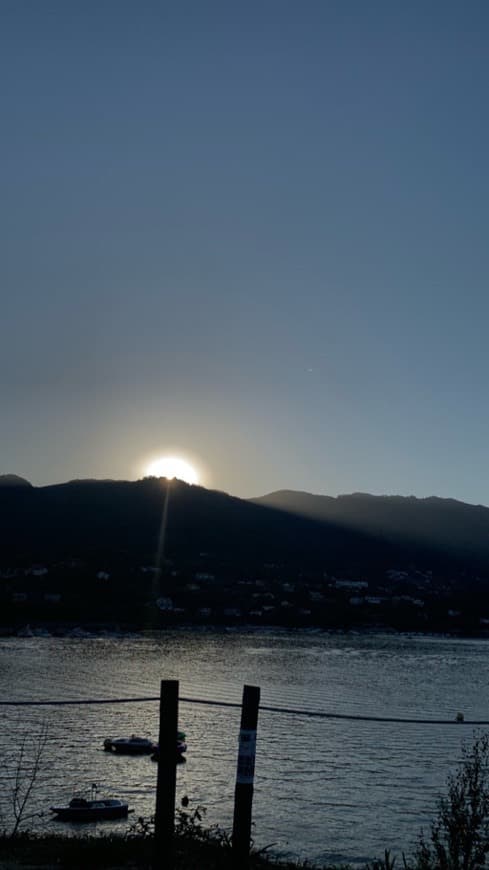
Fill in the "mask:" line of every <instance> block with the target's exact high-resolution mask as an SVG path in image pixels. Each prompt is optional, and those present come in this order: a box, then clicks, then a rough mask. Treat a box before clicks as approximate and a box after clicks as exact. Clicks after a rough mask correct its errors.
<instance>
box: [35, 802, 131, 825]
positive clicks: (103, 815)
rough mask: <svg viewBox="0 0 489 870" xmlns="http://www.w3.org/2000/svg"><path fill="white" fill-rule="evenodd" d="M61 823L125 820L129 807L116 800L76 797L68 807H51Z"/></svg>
mask: <svg viewBox="0 0 489 870" xmlns="http://www.w3.org/2000/svg"><path fill="white" fill-rule="evenodd" d="M50 809H51V812H52V813H54V814H55V815H56V817H57V819H58V820H59V821H61V822H96V821H104V820H106V819H125V818H126V817H127V814H128V813H129V807H128V805H127V804H126V803H125V802H124V801H121V800H117V799H115V798H105V799H94V800H87V799H86V798H82V797H74V798H72V799H71V800H70V802H69V804H66V806H54V807H50Z"/></svg>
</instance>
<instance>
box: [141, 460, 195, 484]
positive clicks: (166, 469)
mask: <svg viewBox="0 0 489 870" xmlns="http://www.w3.org/2000/svg"><path fill="white" fill-rule="evenodd" d="M145 476H146V477H166V478H168V480H171V479H172V478H174V477H176V478H177V479H178V480H183V481H184V482H185V483H191V484H197V483H198V482H199V474H198V471H197V469H196V468H194V466H193V465H190V462H187V461H186V460H185V459H181V458H180V457H179V456H160V457H159V458H158V459H154V460H152V462H150V463H149V465H147V466H146V471H145Z"/></svg>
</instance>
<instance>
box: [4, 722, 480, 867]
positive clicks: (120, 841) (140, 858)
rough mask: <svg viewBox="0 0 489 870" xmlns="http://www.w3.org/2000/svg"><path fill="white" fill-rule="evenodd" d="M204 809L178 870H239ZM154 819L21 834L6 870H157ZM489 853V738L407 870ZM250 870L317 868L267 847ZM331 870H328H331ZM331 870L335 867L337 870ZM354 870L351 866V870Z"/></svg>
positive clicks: (7, 854) (185, 830) (461, 863)
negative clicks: (116, 827)
mask: <svg viewBox="0 0 489 870" xmlns="http://www.w3.org/2000/svg"><path fill="white" fill-rule="evenodd" d="M202 820H203V811H202V810H201V809H200V808H197V809H196V810H194V811H193V812H186V811H183V810H178V812H177V824H176V837H175V863H174V868H175V870H232V868H233V866H234V864H233V856H232V851H231V843H230V840H229V837H228V836H227V834H226V833H225V832H223V831H221V830H220V829H219V828H205V827H204V825H203V824H202ZM153 844H154V837H153V826H152V822H151V820H145V819H138V820H137V821H136V822H135V823H134V824H133V825H132V827H131V828H130V829H129V831H128V832H127V834H126V835H125V836H116V835H113V836H103V837H99V838H97V837H82V838H78V837H76V838H75V837H56V836H36V835H34V834H29V833H19V832H18V828H17V827H16V828H15V833H14V835H12V834H10V836H7V835H6V834H5V835H4V836H3V837H1V838H0V868H2V870H19V868H24V870H28V868H29V870H30V868H32V870H34V868H38V870H40V868H43V870H48V868H49V870H50V868H53V870H54V868H73V870H76V868H78V870H82V868H83V870H84V868H105V870H124V868H132V870H149V868H151V866H152V858H153ZM488 855H489V734H484V735H482V736H480V737H477V738H476V739H475V740H474V743H473V745H472V746H470V747H465V748H464V750H463V759H462V763H461V765H460V768H459V770H458V771H457V772H456V773H455V774H452V775H450V776H449V777H448V782H447V794H446V796H443V797H441V798H440V799H439V802H438V811H437V815H436V817H435V820H434V821H433V822H432V824H431V826H430V829H429V832H428V833H427V834H426V833H424V832H421V834H420V836H419V840H418V844H417V847H416V849H415V851H414V855H413V856H412V858H410V859H407V858H406V856H405V855H402V861H403V865H404V870H482V868H485V867H486V866H487V856H488ZM395 862H396V858H395V857H394V858H393V857H391V856H390V854H389V852H385V854H384V857H383V858H382V859H379V860H377V861H374V862H372V864H371V865H367V867H366V870H393V868H394V864H395ZM249 867H250V870H272V868H280V870H300V868H302V870H306V868H307V867H309V868H310V870H312V867H313V865H312V864H308V863H307V862H306V863H290V862H283V861H280V860H278V859H276V858H274V857H273V856H270V855H268V854H267V851H266V850H261V851H256V850H252V853H251V856H250V865H249ZM323 870H325V868H323ZM330 870H331V868H330ZM343 870H346V868H343Z"/></svg>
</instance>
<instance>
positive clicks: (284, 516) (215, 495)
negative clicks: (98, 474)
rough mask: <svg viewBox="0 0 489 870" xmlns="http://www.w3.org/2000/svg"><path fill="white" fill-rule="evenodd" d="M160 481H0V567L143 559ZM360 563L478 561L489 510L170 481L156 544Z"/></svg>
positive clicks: (244, 562)
mask: <svg viewBox="0 0 489 870" xmlns="http://www.w3.org/2000/svg"><path fill="white" fill-rule="evenodd" d="M166 487H167V482H166V480H156V479H145V480H142V481H135V482H127V481H72V482H70V483H65V484H60V485H57V486H47V487H31V486H28V485H27V486H25V485H24V486H15V485H14V486H11V485H9V486H0V535H1V539H0V567H1V566H2V565H3V564H8V563H9V562H12V561H14V560H15V561H19V560H23V561H32V560H37V561H42V560H46V559H50V560H53V559H60V560H61V559H66V558H68V557H73V558H81V559H83V558H89V557H94V558H98V557H99V556H104V558H105V559H111V560H121V561H124V560H128V561H131V562H132V561H136V562H140V563H144V562H145V561H146V560H150V559H153V558H154V555H155V552H156V549H157V547H158V537H159V533H160V528H161V520H162V514H163V506H164V501H165V493H166ZM202 552H205V553H208V554H210V555H211V556H212V557H213V558H215V559H216V560H222V561H223V562H227V563H230V564H231V563H232V564H234V565H235V566H236V567H241V568H246V566H248V565H253V564H254V565H257V564H260V563H263V562H274V563H279V564H281V565H286V564H287V563H290V565H291V566H292V565H293V566H295V567H297V566H298V567H308V566H316V567H323V566H324V568H326V569H328V570H335V569H336V568H338V569H339V568H350V569H353V570H366V569H368V568H370V567H375V566H378V567H381V566H384V567H388V566H390V565H392V564H406V563H408V562H411V563H416V564H420V565H424V566H433V567H435V566H440V565H447V566H448V565H450V566H456V567H458V568H460V567H464V566H467V567H470V568H477V569H480V570H485V569H486V568H489V510H488V509H487V508H483V507H473V506H471V505H467V504H463V503H460V502H455V501H451V500H443V499H424V500H419V499H414V498H401V497H374V496H368V495H351V496H342V497H340V498H328V497H326V496H312V495H310V494H308V493H291V492H279V493H272V494H271V495H269V496H264V497H263V498H259V499H254V500H249V501H247V500H242V499H238V498H234V497H232V496H230V495H227V494H225V493H222V492H216V491H211V490H207V489H204V488H203V487H198V486H188V485H187V484H184V483H182V482H180V481H172V482H171V484H170V498H169V507H168V527H167V535H166V544H165V554H166V555H167V557H169V558H172V559H173V558H175V559H179V560H188V561H190V560H192V559H198V558H199V555H200V554H201V553H202Z"/></svg>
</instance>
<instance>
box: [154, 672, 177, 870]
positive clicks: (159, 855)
mask: <svg viewBox="0 0 489 870" xmlns="http://www.w3.org/2000/svg"><path fill="white" fill-rule="evenodd" d="M177 730H178V680H162V681H161V686H160V731H159V739H158V778H157V781H156V811H155V843H154V859H153V867H154V870H161V868H163V867H164V868H165V870H173V866H174V859H175V855H174V849H175V844H174V835H175V791H176V784H177Z"/></svg>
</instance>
